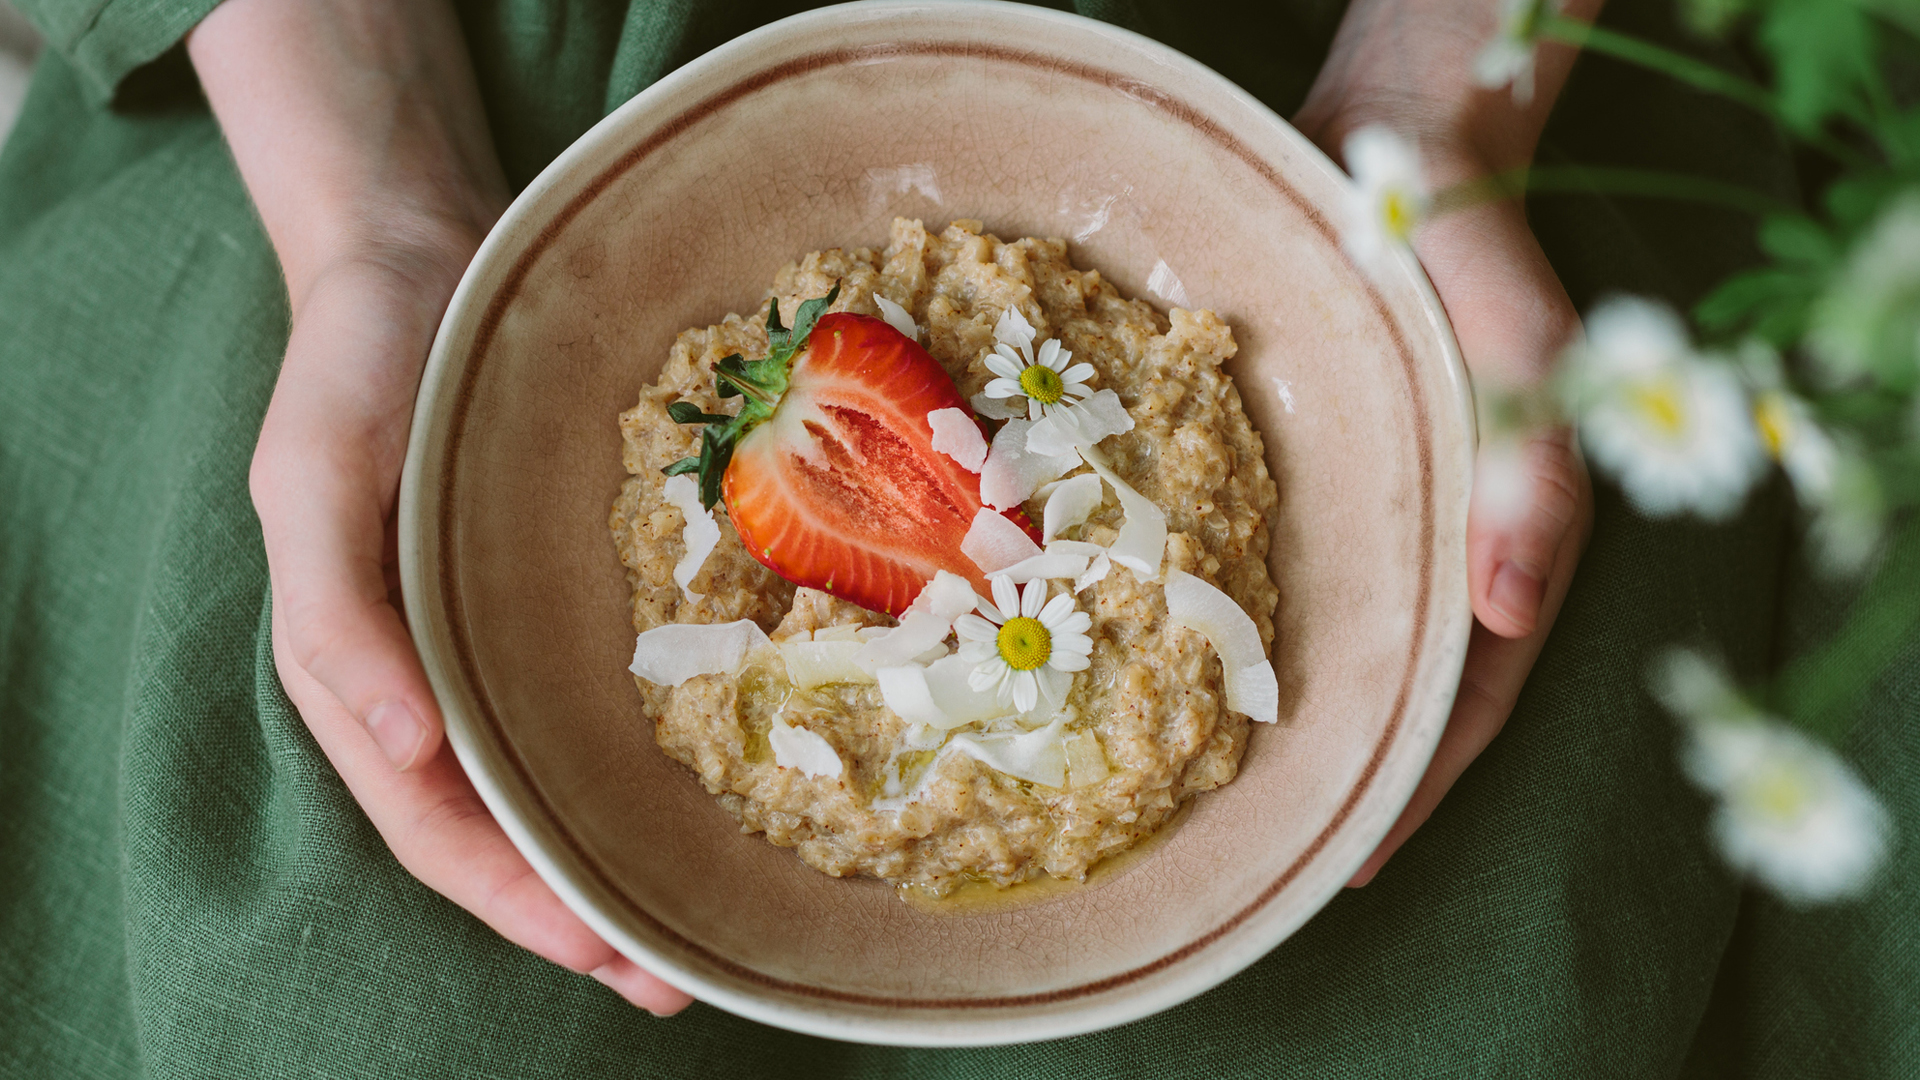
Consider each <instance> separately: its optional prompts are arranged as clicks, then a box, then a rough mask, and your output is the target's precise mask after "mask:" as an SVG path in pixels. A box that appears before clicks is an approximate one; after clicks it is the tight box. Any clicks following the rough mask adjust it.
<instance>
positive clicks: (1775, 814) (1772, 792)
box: [1740, 764, 1813, 825]
mask: <svg viewBox="0 0 1920 1080" xmlns="http://www.w3.org/2000/svg"><path fill="white" fill-rule="evenodd" d="M1740 801H1741V802H1742V803H1744V804H1745V805H1746V806H1747V807H1748V808H1749V809H1750V810H1752V811H1753V812H1754V813H1756V814H1757V815H1759V816H1760V817H1763V818H1765V819H1767V820H1768V821H1771V822H1774V823H1776V824H1780V825H1791V824H1793V823H1794V822H1796V821H1799V820H1800V819H1801V818H1803V817H1805V816H1806V813H1807V810H1808V808H1809V806H1810V804H1811V803H1812V802H1813V786H1812V785H1811V784H1809V783H1807V777H1806V774H1805V773H1803V772H1801V771H1800V770H1798V769H1794V768H1790V767H1788V766H1785V765H1778V764H1775V765H1768V766H1765V767H1763V768H1762V770H1761V771H1760V774H1759V775H1758V776H1754V777H1752V778H1751V779H1749V780H1748V781H1747V782H1746V783H1744V784H1742V785H1741V786H1740Z"/></svg>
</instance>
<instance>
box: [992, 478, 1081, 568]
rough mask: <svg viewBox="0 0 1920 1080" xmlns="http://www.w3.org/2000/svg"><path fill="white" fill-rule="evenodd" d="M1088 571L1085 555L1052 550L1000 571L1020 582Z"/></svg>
mask: <svg viewBox="0 0 1920 1080" xmlns="http://www.w3.org/2000/svg"><path fill="white" fill-rule="evenodd" d="M1095 479H1098V477H1096V478H1095ZM1086 572H1087V557H1086V556H1085V555H1069V554H1066V553H1064V552H1052V551H1047V552H1042V553H1040V554H1038V555H1035V556H1033V557H1032V558H1030V559H1022V560H1020V561H1019V562H1017V563H1014V564H1013V565H1012V566H1009V567H1007V568H1006V569H1004V570H1002V571H1000V573H1002V574H1005V575H1006V576H1007V577H1008V578H1009V579H1011V580H1012V581H1014V582H1016V583H1019V584H1025V583H1026V582H1029V581H1041V580H1044V579H1047V578H1077V577H1079V576H1080V575H1081V574H1084V573H1086Z"/></svg>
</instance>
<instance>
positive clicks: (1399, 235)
mask: <svg viewBox="0 0 1920 1080" xmlns="http://www.w3.org/2000/svg"><path fill="white" fill-rule="evenodd" d="M1380 220H1381V223H1382V224H1384V225H1386V227H1387V235H1388V236H1391V237H1393V238H1394V239H1395V240H1399V241H1401V242H1403V243H1404V242H1405V241H1406V240H1408V239H1409V238H1411V237H1412V236H1413V227H1414V226H1415V225H1418V224H1420V211H1419V209H1418V208H1416V207H1415V205H1414V201H1413V199H1412V197H1411V196H1409V195H1408V194H1407V193H1406V192H1404V191H1402V190H1400V189H1399V188H1389V189H1387V190H1386V191H1385V192H1383V193H1382V194H1381V196H1380Z"/></svg>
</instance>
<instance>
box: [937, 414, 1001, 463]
mask: <svg viewBox="0 0 1920 1080" xmlns="http://www.w3.org/2000/svg"><path fill="white" fill-rule="evenodd" d="M927 426H929V427H931V428H933V448H934V449H935V450H938V451H939V452H940V453H942V454H945V455H947V456H948V457H950V458H952V459H953V460H955V461H957V462H959V463H960V467H961V468H963V469H965V470H967V471H968V472H975V473H977V472H979V471H980V466H981V465H983V464H985V463H986V460H987V437H986V436H985V435H982V434H980V425H979V424H977V423H975V422H974V420H973V417H971V416H968V415H967V414H966V413H965V412H964V411H962V410H960V409H956V408H953V407H951V406H949V407H947V408H945V409H935V410H933V411H932V412H930V413H928V414H927Z"/></svg>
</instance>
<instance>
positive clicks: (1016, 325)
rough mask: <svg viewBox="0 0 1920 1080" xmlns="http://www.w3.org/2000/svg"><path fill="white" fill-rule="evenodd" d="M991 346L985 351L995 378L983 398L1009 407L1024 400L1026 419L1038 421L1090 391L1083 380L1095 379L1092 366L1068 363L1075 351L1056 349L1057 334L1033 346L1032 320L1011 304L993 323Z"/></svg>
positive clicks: (1058, 347) (1057, 347)
mask: <svg viewBox="0 0 1920 1080" xmlns="http://www.w3.org/2000/svg"><path fill="white" fill-rule="evenodd" d="M993 336H994V341H995V344H994V346H993V351H992V352H990V353H988V354H987V370H989V371H991V372H993V373H994V374H995V375H997V376H999V378H996V379H994V380H993V381H992V382H989V383H988V384H987V386H986V390H985V396H986V397H988V398H991V399H995V400H1000V401H1004V402H1005V403H1006V405H1007V406H1009V411H1012V410H1013V408H1014V407H1017V406H1018V405H1019V404H1020V402H1021V401H1025V402H1026V408H1027V419H1029V420H1038V419H1040V418H1041V417H1042V416H1045V415H1047V414H1048V413H1050V412H1052V411H1054V410H1055V409H1060V408H1065V407H1067V406H1069V405H1072V404H1074V403H1075V402H1078V401H1081V400H1083V399H1085V398H1086V397H1087V396H1088V395H1090V394H1092V393H1093V391H1092V389H1090V388H1089V387H1088V386H1087V380H1088V379H1091V378H1093V365H1092V364H1087V363H1080V364H1075V365H1073V366H1072V367H1068V366H1067V361H1069V360H1072V359H1073V354H1072V353H1070V352H1068V351H1067V350H1065V349H1063V348H1061V347H1060V341H1059V339H1058V338H1049V339H1048V340H1047V341H1045V342H1043V343H1041V345H1040V351H1039V353H1038V354H1035V352H1034V350H1033V338H1034V331H1033V324H1031V323H1029V322H1027V317H1026V316H1025V315H1022V314H1020V309H1019V308H1017V307H1009V308H1007V310H1006V311H1005V312H1004V313H1002V314H1001V316H1000V321H999V322H998V323H996V324H995V325H994V328H993Z"/></svg>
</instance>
